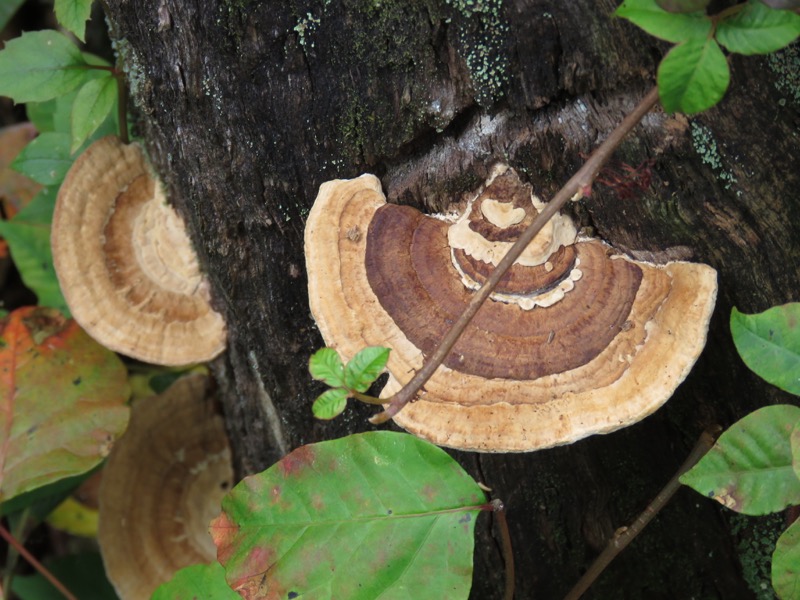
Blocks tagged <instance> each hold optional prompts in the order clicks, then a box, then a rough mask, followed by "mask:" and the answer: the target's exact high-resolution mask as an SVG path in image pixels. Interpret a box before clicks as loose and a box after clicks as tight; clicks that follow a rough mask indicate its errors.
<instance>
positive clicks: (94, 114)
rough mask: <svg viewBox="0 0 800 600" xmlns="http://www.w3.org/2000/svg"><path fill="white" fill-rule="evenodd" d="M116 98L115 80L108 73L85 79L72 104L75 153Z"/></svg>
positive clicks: (97, 126)
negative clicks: (89, 79)
mask: <svg viewBox="0 0 800 600" xmlns="http://www.w3.org/2000/svg"><path fill="white" fill-rule="evenodd" d="M116 99H117V82H116V79H114V78H113V77H112V76H111V74H110V73H108V74H107V75H106V76H105V77H100V78H98V79H92V80H91V81H87V82H86V83H85V84H84V85H83V87H81V89H80V90H79V91H78V95H77V96H76V98H75V102H74V103H73V105H72V119H71V121H72V145H71V146H70V152H72V153H75V152H76V151H77V150H78V149H79V148H80V147H81V144H83V142H85V141H86V139H87V138H88V137H89V136H90V135H92V134H93V133H94V132H95V131H97V129H98V128H99V127H100V125H101V124H102V123H103V122H104V121H105V120H106V119H107V118H108V116H109V114H111V111H112V109H113V108H114V105H115V103H116Z"/></svg>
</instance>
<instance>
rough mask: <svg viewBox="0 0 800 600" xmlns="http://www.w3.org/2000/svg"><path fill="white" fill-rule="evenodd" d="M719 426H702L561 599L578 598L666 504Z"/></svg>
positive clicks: (701, 455) (574, 599)
mask: <svg viewBox="0 0 800 600" xmlns="http://www.w3.org/2000/svg"><path fill="white" fill-rule="evenodd" d="M719 430H720V428H719V427H713V428H709V429H706V430H705V431H704V432H703V433H702V434H701V435H700V438H699V439H698V440H697V443H696V444H695V445H694V448H692V451H691V452H690V453H689V456H688V457H687V458H686V460H685V461H684V463H683V464H682V465H681V466H680V468H679V469H678V471H677V472H676V473H675V475H673V476H672V478H671V479H670V480H669V481H668V482H667V485H665V486H664V489H662V490H661V491H660V492H659V493H658V495H657V496H656V497H655V498H654V499H653V501H652V502H651V503H650V504H649V505H648V506H647V508H645V509H644V511H643V512H642V514H640V515H639V516H638V517H637V518H636V520H635V521H634V522H633V523H632V524H631V525H630V527H620V528H619V529H618V530H617V531H616V532H615V533H614V536H613V537H612V538H611V539H610V540H609V541H608V545H607V546H606V548H605V550H603V552H602V553H601V554H600V556H598V557H597V558H596V559H595V561H594V562H593V563H592V566H591V567H589V569H588V570H587V571H586V573H584V574H583V577H581V578H580V579H579V580H578V583H576V584H575V586H574V587H573V588H572V589H571V590H570V591H569V593H568V594H567V595H566V596H565V597H564V600H578V599H579V598H580V597H581V596H582V595H583V594H584V593H585V592H586V590H588V589H589V587H590V586H591V585H592V583H594V582H595V580H596V579H597V578H598V577H599V576H600V574H601V573H602V572H603V571H604V570H605V569H606V567H608V565H609V564H611V561H612V560H614V559H615V558H616V557H617V555H618V554H619V553H620V552H622V551H623V550H624V549H625V548H626V547H627V546H628V544H630V543H631V542H632V541H633V539H634V538H635V537H636V536H637V535H639V533H641V531H642V529H644V528H645V527H646V526H647V525H648V524H649V523H650V521H652V520H653V517H655V516H656V515H657V514H658V513H659V511H660V510H661V509H662V508H664V506H666V504H667V502H669V501H670V500H671V499H672V496H674V495H675V492H677V491H678V489H679V488H680V487H681V482H680V476H681V475H683V474H684V473H685V472H686V471H688V470H689V469H691V468H692V467H693V466H694V465H695V464H697V462H698V461H699V460H700V459H701V458H703V456H704V455H705V454H706V452H708V451H709V450H710V449H711V446H713V445H714V440H715V438H716V436H717V434H718V433H719Z"/></svg>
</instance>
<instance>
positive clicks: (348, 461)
mask: <svg viewBox="0 0 800 600" xmlns="http://www.w3.org/2000/svg"><path fill="white" fill-rule="evenodd" d="M485 502H486V500H485V498H484V497H483V493H482V492H481V490H480V488H479V487H478V486H477V484H476V483H475V482H474V481H473V480H472V479H471V478H470V477H469V475H467V474H466V473H465V472H464V470H463V469H462V468H461V467H460V466H459V465H458V463H456V462H455V461H454V460H453V459H452V458H450V456H448V455H447V453H445V452H444V451H443V450H441V449H440V448H438V447H436V446H434V445H433V444H430V443H428V442H424V441H422V440H420V439H418V438H416V437H414V436H411V435H408V434H401V433H394V432H389V431H374V432H370V433H364V434H359V435H351V436H349V437H346V438H341V439H338V440H333V441H330V442H321V443H319V444H311V445H308V446H302V447H301V448H298V449H297V450H295V451H294V452H292V453H290V454H289V455H287V456H286V457H284V458H283V459H282V460H281V461H280V462H278V463H277V464H275V465H273V466H272V467H270V468H269V469H267V470H266V471H264V472H263V473H260V474H258V475H253V476H250V477H247V478H245V479H244V480H243V481H242V482H241V483H239V484H238V485H237V486H236V487H235V488H234V489H233V490H232V491H231V492H230V493H229V494H228V495H227V496H226V497H225V498H224V499H223V501H222V511H223V512H222V514H221V515H220V516H219V517H217V519H215V520H214V521H212V523H211V527H210V532H211V536H212V537H213V538H214V543H215V544H216V545H217V557H218V559H219V561H220V562H221V563H222V565H223V566H224V567H225V572H226V578H227V580H228V583H229V584H230V585H231V587H232V588H233V589H234V590H236V591H238V592H239V593H240V595H242V596H243V597H244V598H266V597H269V598H272V597H274V598H278V597H280V598H347V599H349V600H359V599H370V598H387V599H388V598H447V599H448V600H459V599H466V598H467V597H468V596H469V589H470V583H471V581H470V580H471V577H472V552H473V544H474V541H473V531H474V527H475V519H476V517H477V515H478V511H479V505H483V504H484V503H485ZM259 588H261V593H258V592H259Z"/></svg>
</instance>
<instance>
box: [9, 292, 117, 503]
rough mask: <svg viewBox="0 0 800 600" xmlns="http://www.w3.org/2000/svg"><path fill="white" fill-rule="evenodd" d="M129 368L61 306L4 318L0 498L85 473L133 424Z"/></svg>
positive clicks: (22, 311)
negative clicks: (129, 410) (61, 308)
mask: <svg viewBox="0 0 800 600" xmlns="http://www.w3.org/2000/svg"><path fill="white" fill-rule="evenodd" d="M129 393H130V390H129V388H128V381H127V372H126V370H125V366H124V365H123V364H122V362H121V361H120V359H119V358H118V357H117V355H116V354H114V353H113V352H111V351H109V350H107V349H105V348H103V347H102V346H101V345H100V344H98V343H97V342H95V341H94V340H92V339H91V338H90V337H89V336H88V335H86V333H84V331H83V330H82V329H81V328H80V327H78V325H77V324H76V323H75V322H74V321H72V320H68V319H65V318H64V317H63V316H62V315H61V314H60V313H58V311H55V310H53V309H45V308H37V307H26V308H20V309H17V310H15V311H14V312H12V313H11V314H10V315H9V316H8V317H6V318H5V319H4V320H3V321H2V322H0V448H3V453H2V455H0V501H2V502H5V501H6V500H9V499H11V498H13V497H14V496H16V495H18V494H22V493H24V492H27V491H30V490H33V489H36V488H37V487H41V486H43V485H47V484H49V483H52V482H54V481H57V480H59V479H62V478H65V477H71V476H73V475H77V474H79V473H83V472H85V471H87V470H89V469H91V468H92V467H94V466H95V465H97V464H99V463H100V461H101V460H103V458H104V457H105V456H107V455H108V452H109V450H110V447H111V444H112V443H113V442H114V440H115V439H116V438H117V437H118V436H119V435H120V434H121V433H122V431H123V430H124V429H125V426H126V425H127V422H128V407H127V406H126V405H125V402H126V400H127V399H128V395H129Z"/></svg>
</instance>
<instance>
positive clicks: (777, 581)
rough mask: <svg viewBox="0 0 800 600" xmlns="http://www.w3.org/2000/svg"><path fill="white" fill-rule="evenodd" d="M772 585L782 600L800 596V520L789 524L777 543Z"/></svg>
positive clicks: (773, 562) (793, 599) (773, 561)
mask: <svg viewBox="0 0 800 600" xmlns="http://www.w3.org/2000/svg"><path fill="white" fill-rule="evenodd" d="M772 587H773V588H775V593H776V594H777V595H778V598H781V600H796V599H797V598H800V521H795V522H794V523H792V524H791V525H789V527H788V529H786V531H784V532H783V533H782V534H781V537H779V538H778V543H777V544H775V552H773V553H772Z"/></svg>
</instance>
